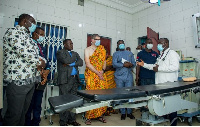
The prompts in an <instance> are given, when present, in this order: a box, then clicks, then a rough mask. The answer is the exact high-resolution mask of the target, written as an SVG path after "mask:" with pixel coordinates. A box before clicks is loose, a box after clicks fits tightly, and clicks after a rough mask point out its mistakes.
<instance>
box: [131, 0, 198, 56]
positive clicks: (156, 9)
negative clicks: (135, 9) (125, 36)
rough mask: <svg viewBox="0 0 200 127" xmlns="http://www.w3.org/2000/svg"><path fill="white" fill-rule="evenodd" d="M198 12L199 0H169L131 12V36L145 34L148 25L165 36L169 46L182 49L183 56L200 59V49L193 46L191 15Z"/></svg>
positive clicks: (135, 38)
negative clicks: (137, 11)
mask: <svg viewBox="0 0 200 127" xmlns="http://www.w3.org/2000/svg"><path fill="white" fill-rule="evenodd" d="M199 12H200V0H171V1H170V2H165V3H161V6H157V5H155V6H153V7H151V8H148V9H146V10H144V11H141V12H139V13H136V14H133V38H134V40H135V41H137V37H140V36H144V35H147V33H146V28H147V27H150V28H152V29H153V30H154V31H156V32H159V35H160V38H161V37H167V38H168V39H169V40H170V47H171V49H174V50H182V51H183V54H184V56H185V57H194V58H198V59H200V49H199V48H195V43H194V39H193V26H192V15H193V14H195V13H199Z"/></svg>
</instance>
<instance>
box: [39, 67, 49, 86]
mask: <svg viewBox="0 0 200 127" xmlns="http://www.w3.org/2000/svg"><path fill="white" fill-rule="evenodd" d="M49 73H50V70H42V74H41V77H42V79H43V80H42V82H41V85H44V84H45V83H46V82H47V76H48V74H49Z"/></svg>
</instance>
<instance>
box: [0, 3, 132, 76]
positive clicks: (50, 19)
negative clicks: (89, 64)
mask: <svg viewBox="0 0 200 127" xmlns="http://www.w3.org/2000/svg"><path fill="white" fill-rule="evenodd" d="M22 13H28V14H33V16H34V18H35V19H36V20H37V21H41V22H46V23H52V24H58V25H64V26H67V27H68V35H67V38H71V39H72V41H73V42H74V50H75V51H77V52H78V53H79V54H80V56H81V58H82V59H84V49H85V48H86V42H87V34H92V33H98V34H99V35H101V36H105V37H110V38H112V51H111V53H114V51H115V49H116V42H117V40H119V39H123V40H125V42H126V45H127V46H130V45H132V43H134V42H133V41H132V40H133V33H132V15H131V14H128V13H125V12H122V11H119V10H116V9H113V8H110V7H106V6H104V5H101V4H97V3H94V2H91V1H89V0H85V3H84V6H79V5H78V0H0V31H1V32H0V46H2V37H3V34H4V33H5V31H6V28H10V27H12V26H13V24H14V19H15V18H16V17H18V16H19V15H20V14H22ZM79 24H82V27H79ZM134 45H135V46H136V43H135V44H134ZM84 69H85V64H84V66H83V67H81V68H80V73H84Z"/></svg>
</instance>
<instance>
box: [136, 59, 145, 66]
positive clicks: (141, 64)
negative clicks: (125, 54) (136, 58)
mask: <svg viewBox="0 0 200 127" xmlns="http://www.w3.org/2000/svg"><path fill="white" fill-rule="evenodd" d="M140 60H141V62H137V65H139V66H142V67H143V66H144V61H143V60H142V59H140Z"/></svg>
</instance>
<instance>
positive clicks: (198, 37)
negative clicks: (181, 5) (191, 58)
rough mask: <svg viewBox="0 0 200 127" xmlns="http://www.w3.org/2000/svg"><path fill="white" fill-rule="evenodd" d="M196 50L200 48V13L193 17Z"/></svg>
mask: <svg viewBox="0 0 200 127" xmlns="http://www.w3.org/2000/svg"><path fill="white" fill-rule="evenodd" d="M192 23H193V27H194V42H195V48H200V13H197V14H194V15H192Z"/></svg>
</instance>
